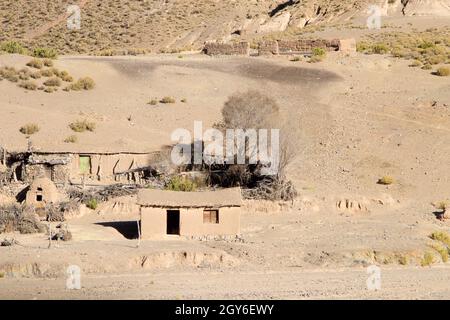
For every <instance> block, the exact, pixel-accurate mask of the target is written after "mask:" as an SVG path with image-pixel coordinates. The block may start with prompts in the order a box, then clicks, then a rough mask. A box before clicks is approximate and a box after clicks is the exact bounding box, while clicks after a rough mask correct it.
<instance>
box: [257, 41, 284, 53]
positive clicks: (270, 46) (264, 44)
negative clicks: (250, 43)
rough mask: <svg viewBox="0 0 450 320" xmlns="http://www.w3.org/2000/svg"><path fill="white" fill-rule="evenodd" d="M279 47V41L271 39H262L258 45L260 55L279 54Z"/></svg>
mask: <svg viewBox="0 0 450 320" xmlns="http://www.w3.org/2000/svg"><path fill="white" fill-rule="evenodd" d="M279 54H280V51H279V47H278V41H276V40H269V41H261V42H260V43H259V45H258V55H260V56H270V55H279Z"/></svg>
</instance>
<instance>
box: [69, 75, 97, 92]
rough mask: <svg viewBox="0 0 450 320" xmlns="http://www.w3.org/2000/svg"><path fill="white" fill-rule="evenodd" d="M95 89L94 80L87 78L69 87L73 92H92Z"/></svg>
mask: <svg viewBox="0 0 450 320" xmlns="http://www.w3.org/2000/svg"><path fill="white" fill-rule="evenodd" d="M94 88H95V82H94V80H93V79H92V78H89V77H85V78H81V79H78V80H77V82H75V83H72V84H71V85H70V86H68V89H70V90H73V91H81V90H92V89H94Z"/></svg>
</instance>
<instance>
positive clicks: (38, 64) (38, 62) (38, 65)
mask: <svg viewBox="0 0 450 320" xmlns="http://www.w3.org/2000/svg"><path fill="white" fill-rule="evenodd" d="M27 66H28V67H31V68H35V69H42V68H43V67H44V63H43V62H42V60H39V59H33V60H31V61H30V62H28V63H27Z"/></svg>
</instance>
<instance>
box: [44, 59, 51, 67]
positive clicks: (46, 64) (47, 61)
mask: <svg viewBox="0 0 450 320" xmlns="http://www.w3.org/2000/svg"><path fill="white" fill-rule="evenodd" d="M42 63H43V64H44V66H46V67H53V61H52V60H51V59H43V60H42Z"/></svg>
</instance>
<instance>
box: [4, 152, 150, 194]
mask: <svg viewBox="0 0 450 320" xmlns="http://www.w3.org/2000/svg"><path fill="white" fill-rule="evenodd" d="M154 155H155V154H154V153H127V152H123V153H92V152H84V153H81V152H80V153H71V152H30V151H23V152H8V151H6V150H5V149H2V150H1V152H0V156H1V159H2V160H1V161H0V162H1V163H2V166H3V167H5V168H6V169H7V170H4V171H5V172H3V180H6V181H4V182H6V183H7V182H8V181H21V182H23V183H26V184H31V183H32V182H33V181H34V180H35V179H37V178H41V177H45V178H48V179H49V180H51V181H52V182H54V183H55V184H56V185H58V186H65V185H68V184H72V185H90V184H92V185H106V184H110V183H124V184H144V183H145V179H146V178H147V177H148V176H149V175H151V174H152V172H153V170H154V169H153V167H152V166H151V163H152V159H154Z"/></svg>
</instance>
